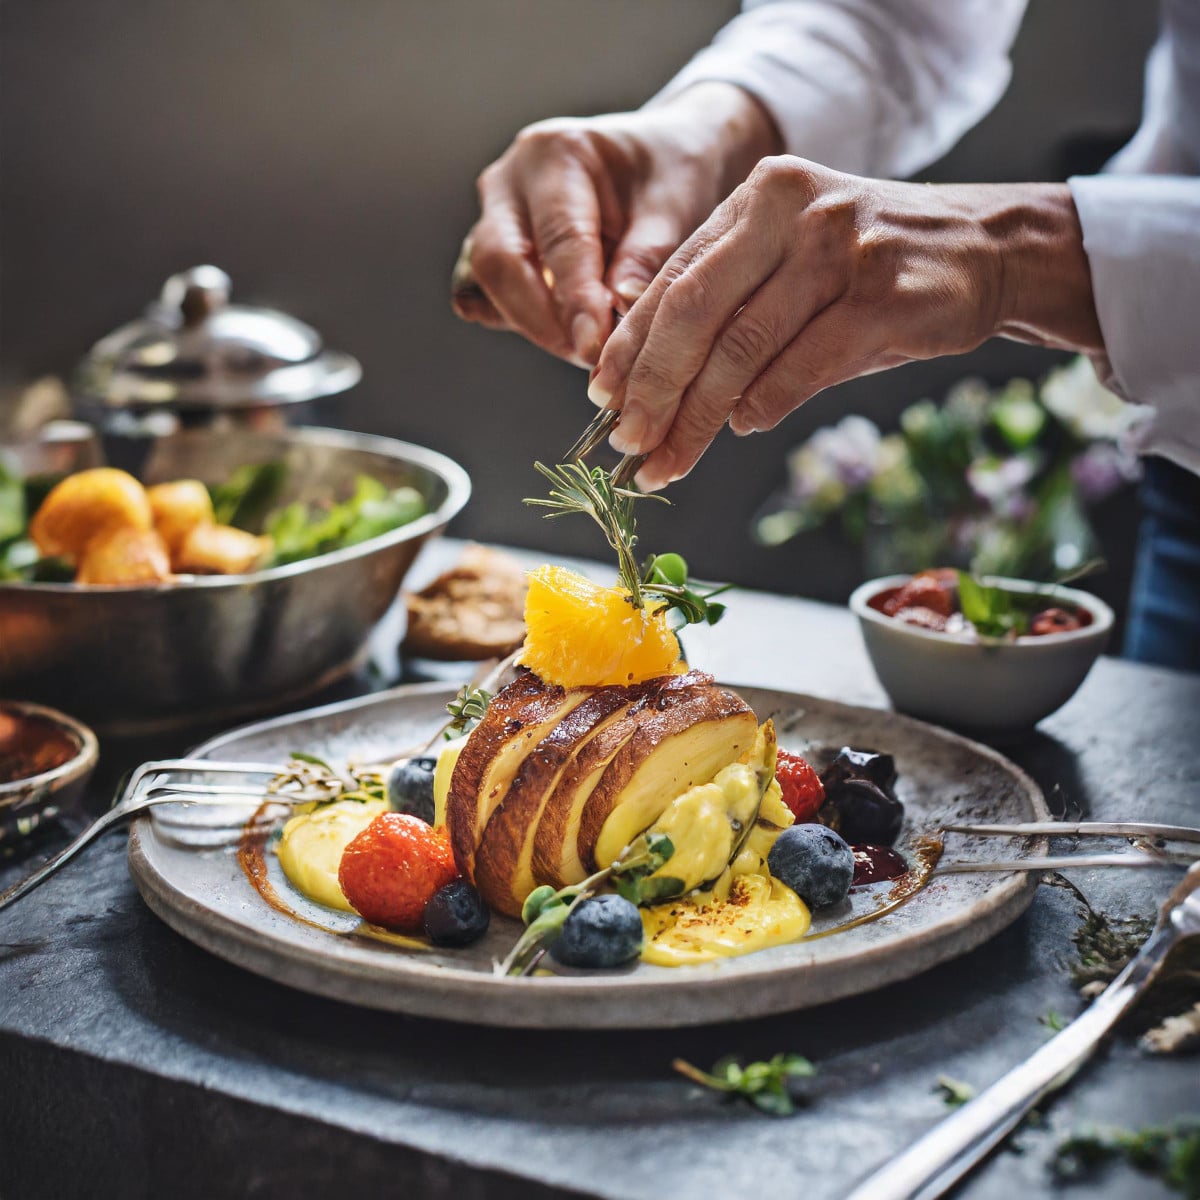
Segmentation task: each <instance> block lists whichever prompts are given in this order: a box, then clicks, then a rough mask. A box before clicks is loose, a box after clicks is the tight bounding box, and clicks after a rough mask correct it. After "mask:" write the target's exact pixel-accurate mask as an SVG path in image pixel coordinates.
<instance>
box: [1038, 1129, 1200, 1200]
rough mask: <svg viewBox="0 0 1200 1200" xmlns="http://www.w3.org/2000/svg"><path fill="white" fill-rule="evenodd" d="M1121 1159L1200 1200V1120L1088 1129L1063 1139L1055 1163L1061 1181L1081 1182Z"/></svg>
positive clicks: (1168, 1185) (1052, 1167) (1191, 1199)
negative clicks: (1140, 1127) (1130, 1127)
mask: <svg viewBox="0 0 1200 1200" xmlns="http://www.w3.org/2000/svg"><path fill="white" fill-rule="evenodd" d="M1118 1159H1124V1160H1125V1161H1126V1162H1127V1163H1128V1164H1129V1165H1130V1166H1131V1167H1133V1168H1134V1169H1136V1170H1138V1171H1141V1172H1142V1173H1144V1174H1146V1175H1150V1176H1153V1177H1154V1178H1157V1179H1159V1180H1161V1182H1162V1183H1164V1184H1166V1186H1167V1187H1169V1188H1171V1189H1172V1190H1173V1191H1176V1192H1180V1193H1182V1194H1183V1195H1184V1196H1185V1197H1187V1200H1200V1119H1197V1118H1195V1117H1185V1118H1182V1119H1180V1120H1178V1121H1175V1122H1173V1123H1171V1124H1169V1125H1147V1126H1145V1127H1143V1128H1142V1129H1094V1130H1087V1131H1084V1132H1083V1133H1079V1134H1074V1135H1072V1136H1070V1137H1068V1138H1065V1139H1064V1140H1063V1141H1061V1142H1060V1143H1059V1144H1058V1146H1057V1147H1056V1149H1055V1152H1054V1158H1053V1159H1052V1161H1051V1164H1050V1165H1051V1171H1052V1172H1053V1174H1054V1175H1055V1177H1056V1178H1057V1179H1059V1180H1061V1181H1064V1182H1080V1181H1086V1180H1089V1179H1092V1178H1094V1176H1095V1175H1096V1174H1097V1172H1098V1171H1099V1170H1100V1168H1101V1167H1102V1166H1104V1165H1105V1164H1107V1163H1110V1162H1114V1161H1116V1160H1118Z"/></svg>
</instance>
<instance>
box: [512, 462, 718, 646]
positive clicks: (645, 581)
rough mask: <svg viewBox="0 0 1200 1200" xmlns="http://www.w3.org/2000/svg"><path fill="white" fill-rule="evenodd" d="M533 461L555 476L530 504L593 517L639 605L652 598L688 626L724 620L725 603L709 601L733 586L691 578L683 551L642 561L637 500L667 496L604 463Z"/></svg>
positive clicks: (559, 514)
mask: <svg viewBox="0 0 1200 1200" xmlns="http://www.w3.org/2000/svg"><path fill="white" fill-rule="evenodd" d="M533 465H534V467H535V468H536V469H537V471H538V472H539V473H540V474H542V475H543V476H545V478H546V479H548V480H549V481H550V496H549V498H548V499H543V498H540V497H530V498H528V499H527V500H526V501H525V503H526V504H529V505H533V506H535V507H538V508H545V509H549V511H548V512H547V513H546V516H547V517H563V516H567V515H568V514H570V513H583V514H584V515H586V516H588V517H591V519H592V520H593V521H595V523H596V524H597V525H599V526H600V529H601V531H602V532H603V533H604V537H605V540H606V541H607V542H608V544H609V545H610V546H611V547H612V548H613V550H615V551H616V554H617V577H618V579H619V580H620V582H621V586H622V587H624V588H625V590H626V591H627V592H628V593H629V603H630V604H632V605H633V607H634V608H645V607H646V605H647V602H648V601H649V602H654V601H658V602H660V603H658V604H655V607H656V608H659V607H666V608H668V609H670V610H672V612H673V613H674V614H677V615H678V617H679V618H681V620H680V622H679V623H680V624H682V625H700V624H705V623H707V624H709V625H715V624H716V623H717V622H718V621H719V620H720V619H721V617H722V615H723V614H724V612H725V605H723V604H711V603H709V601H710V600H711V599H712V597H713V596H718V595H720V594H721V593H722V592H726V591H728V590H729V588H728V585H726V586H712V585H709V584H697V583H695V582H690V581H689V580H688V565H687V562H686V561H685V560H684V559H683V557H682V556H681V555H679V554H652V555H651V556H650V557H649V558H648V559H647V560H646V565H645V566H644V567H641V568H639V566H638V561H637V555H636V554H635V549H636V547H637V540H638V539H637V516H636V514H635V511H634V504H635V502H636V501H638V500H646V499H649V500H659V501H661V502H662V503H664V504H666V503H669V501H667V500H666V499H665V498H664V497H662V496H656V495H649V496H647V495H646V493H644V492H640V491H638V490H637V489H636V488H633V487H621V486H618V485H617V484H615V483H614V482H613V480H612V476H611V474H609V472H607V471H605V470H604V469H603V467H591V468H589V467H586V466H585V465H584V464H583V463H581V462H573V463H559V465H558V466H555V467H548V466H546V464H545V463H540V462H539V463H534V464H533Z"/></svg>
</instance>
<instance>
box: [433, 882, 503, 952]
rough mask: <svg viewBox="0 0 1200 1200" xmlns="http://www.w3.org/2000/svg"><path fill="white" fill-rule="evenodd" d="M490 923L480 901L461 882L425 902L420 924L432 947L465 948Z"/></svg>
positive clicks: (477, 894)
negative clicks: (423, 927)
mask: <svg viewBox="0 0 1200 1200" xmlns="http://www.w3.org/2000/svg"><path fill="white" fill-rule="evenodd" d="M491 919H492V914H491V913H490V912H489V911H488V906H487V905H486V904H484V902H483V897H482V896H480V894H479V893H478V892H477V891H476V890H475V889H474V888H473V887H472V886H471V885H470V884H469V883H468V882H467V881H466V880H465V879H454V880H451V882H450V883H448V884H446V885H445V886H444V887H441V888H439V889H438V890H437V891H436V892H434V893H433V895H432V896H431V897H430V898H429V902H428V903H427V904H426V905H425V914H424V917H423V924H424V926H425V936H426V937H427V938H429V940H430V941H431V942H433V944H434V945H435V946H469V945H470V944H471V943H472V942H477V941H479V939H480V938H481V937H483V935H484V934H485V933H487V927H488V922H490V921H491Z"/></svg>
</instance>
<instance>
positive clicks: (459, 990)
mask: <svg viewBox="0 0 1200 1200" xmlns="http://www.w3.org/2000/svg"><path fill="white" fill-rule="evenodd" d="M719 686H721V687H728V688H731V689H732V690H734V691H743V692H744V691H753V692H767V693H773V694H775V695H778V696H781V697H786V699H787V701H788V702H789V703H791V704H794V705H795V706H796V707H799V708H802V707H803V706H804V704H805V702H806V701H807V702H809V703H811V702H814V701H816V702H818V703H820V704H822V705H825V706H834V707H835V708H841V709H845V710H849V711H852V712H860V713H869V714H872V715H883V716H885V717H887V718H888V719H889V720H891V721H895V722H898V723H899V724H900V725H901V726H908V727H912V728H915V729H917V730H919V731H920V732H921V734H922V735H923V736H926V737H927V736H928V735H929V734H931V733H932V734H933V735H934V736H935V737H937V738H939V739H941V740H943V741H947V742H949V743H951V744H953V745H956V746H958V747H960V748H963V749H966V750H968V751H970V752H971V753H973V754H975V755H978V756H981V757H983V758H986V759H988V760H990V761H992V762H993V763H995V764H996V765H997V766H999V767H1000V768H1001V769H1002V770H1003V771H1005V772H1006V773H1007V774H1009V775H1010V776H1011V777H1013V779H1014V782H1015V783H1016V784H1017V785H1018V786H1019V787H1020V789H1021V791H1022V793H1023V794H1024V795H1025V796H1026V797H1027V798H1028V800H1029V801H1030V803H1031V804H1032V806H1033V809H1034V815H1035V819H1039V820H1046V819H1050V813H1049V810H1048V809H1047V807H1046V803H1045V797H1044V794H1043V792H1042V789H1041V788H1040V787H1039V786H1038V784H1037V783H1036V782H1035V781H1034V780H1033V779H1032V778H1031V777H1030V776H1029V775H1028V773H1027V772H1025V771H1024V770H1023V769H1022V768H1021V767H1019V766H1017V764H1016V763H1014V762H1012V761H1011V760H1010V759H1008V758H1007V757H1006V756H1005V755H1003V754H1002V753H1000V752H999V751H998V750H996V749H994V748H993V747H991V746H987V745H984V744H982V743H980V742H976V741H974V740H972V739H971V738H967V737H964V736H963V735H961V734H958V733H955V732H953V731H952V730H948V729H944V728H943V727H941V726H937V725H932V724H930V723H929V722H926V721H921V720H918V719H917V718H914V717H909V716H906V715H904V714H902V713H896V712H894V711H892V710H889V709H886V708H875V707H872V706H868V705H855V704H847V703H845V702H844V701H840V700H836V699H832V698H830V697H825V696H817V695H812V694H808V693H801V692H793V691H789V690H787V689H781V688H765V687H760V686H758V685H753V684H744V685H737V684H727V683H724V682H722V683H720V684H719ZM453 692H454V688H453V685H447V684H446V683H444V682H441V681H432V682H426V683H417V684H402V685H400V686H398V687H393V688H389V689H387V690H385V691H381V692H376V693H373V694H370V695H367V696H359V697H353V698H351V699H350V700H342V701H335V702H333V703H331V704H325V705H320V706H318V707H316V708H311V709H305V710H301V711H298V712H294V713H289V714H285V715H282V716H277V717H271V718H267V719H266V720H262V721H256V722H253V723H251V724H249V725H243V726H240V727H238V728H236V729H232V730H227V731H226V732H224V733H221V734H217V735H216V736H214V737H212V738H209V739H207V740H205V741H204V742H202V743H201V744H200V745H199V746H197V747H196V749H195V750H194V751H192V756H193V757H206V756H211V754H212V752H213V751H215V750H219V749H220V748H221V747H223V746H224V745H226V744H228V743H229V742H230V741H232V740H235V739H239V738H241V737H244V736H246V735H248V734H253V733H258V732H264V731H268V730H271V729H276V728H281V727H286V726H288V725H291V724H295V723H297V722H299V721H304V720H309V719H313V718H317V719H319V718H321V717H326V716H335V715H343V714H345V713H348V712H355V711H357V710H360V709H365V708H372V707H375V706H378V705H381V704H386V703H388V702H390V701H392V700H396V699H403V698H407V697H410V696H416V697H420V696H424V695H426V694H428V695H437V694H440V695H453ZM150 827H151V826H150V817H149V814H143V815H141V816H139V817H138V818H137V820H136V821H135V822H134V824H133V826H132V828H131V830H130V836H129V849H128V862H129V871H130V874H131V876H132V878H133V880H134V883H135V885H136V886H137V888H138V891H139V892H140V894H141V895H142V898H143V899H144V900H145V902H146V904H147V905H148V906H149V907H150V909H151V910H152V911H153V912H154V913H155V914H156V915H157V916H158V917H159V918H160V919H161V920H163V921H164V922H165V923H166V924H167V925H168V926H170V927H171V928H172V929H174V930H175V931H176V932H177V933H179V934H180V935H182V936H183V937H185V938H187V939H188V940H189V941H192V942H194V943H195V944H197V945H199V946H200V947H201V948H202V949H205V950H207V951H208V952H210V953H212V954H215V955H216V956H217V957H219V958H222V959H224V960H226V961H228V962H232V963H234V964H235V965H237V966H240V967H242V968H243V969H246V970H249V971H251V972H252V973H254V974H257V975H260V976H263V977H265V978H268V979H271V980H273V981H275V982H279V983H283V984H285V985H287V986H290V987H294V988H297V989H298V990H301V991H305V992H309V993H313V994H316V995H320V996H324V997H326V998H329V999H334V1000H340V1001H343V1002H346V1003H350V1004H354V1005H357V1006H360V1007H366V1008H373V1009H380V1010H384V1011H389V1012H394V1013H398V1014H408V1015H412V1016H421V1017H432V1018H437V1019H443V1020H454V1021H460V1022H463V1023H467V1024H476V1025H490V1026H494V1027H506V1028H529V1029H533V1028H542V1029H548V1028H561V1029H596V1030H599V1029H653V1028H676V1027H684V1026H695V1025H705V1024H713V1023H718V1022H724V1021H730V1020H747V1019H752V1018H756V1017H762V1016H767V1015H770V1014H775V1013H781V1012H789V1011H799V1010H801V1009H803V1008H807V1007H813V1006H815V1005H817V1004H823V1003H827V1002H830V1001H834V1000H839V999H844V998H846V997H848V996H852V995H858V994H866V993H868V992H874V991H877V990H879V989H881V988H884V987H887V986H889V985H890V984H893V983H898V982H901V981H903V980H906V979H910V978H913V977H915V976H916V975H918V974H922V973H923V972H924V971H926V970H928V969H930V968H931V967H933V966H936V965H938V964H940V963H943V962H947V961H950V960H951V959H954V958H959V957H961V956H963V955H965V954H967V953H969V952H970V951H972V950H974V949H976V948H977V947H978V946H980V945H982V944H983V943H984V942H985V941H987V940H988V939H990V938H991V937H993V936H994V935H995V934H997V933H999V932H1000V931H1001V930H1002V929H1004V928H1006V927H1007V926H1008V925H1010V924H1011V923H1012V922H1014V921H1015V920H1016V919H1017V918H1018V917H1019V916H1020V915H1021V914H1022V913H1023V912H1024V911H1025V909H1026V908H1028V906H1029V904H1030V903H1031V902H1032V899H1033V896H1034V895H1035V893H1036V890H1037V887H1038V883H1039V879H1040V875H1039V873H1038V872H1014V873H1011V874H1007V873H1006V874H1001V875H997V877H996V884H995V886H994V887H993V888H992V889H991V890H990V891H989V893H988V894H987V896H986V897H985V898H983V899H981V900H980V901H979V903H980V904H981V905H983V906H984V907H983V910H982V911H978V910H977V909H975V908H971V907H964V908H963V909H962V910H961V911H959V912H957V913H954V914H952V915H950V916H947V917H946V918H944V919H942V920H940V921H938V922H937V924H936V926H932V927H930V928H927V929H922V930H918V931H915V932H913V933H912V934H910V935H909V936H908V937H906V938H905V940H904V944H905V953H904V954H899V955H897V954H893V953H892V952H891V946H890V944H889V943H887V942H884V943H880V944H878V945H874V946H868V947H865V948H863V949H862V950H861V951H860V952H859V953H857V954H855V955H852V956H850V957H849V958H847V959H843V960H826V961H825V962H823V963H822V964H821V968H820V970H821V983H822V986H821V988H820V995H819V996H807V995H802V994H796V995H793V996H791V997H790V998H789V997H788V996H787V995H785V993H787V992H788V991H797V990H798V989H797V988H796V982H797V977H798V976H801V975H802V973H803V972H804V971H805V970H806V964H804V963H802V962H801V963H791V964H788V965H787V966H786V967H783V968H780V967H779V966H778V964H772V963H771V962H770V961H769V960H768V961H766V962H764V963H763V964H762V965H761V966H758V967H757V968H756V967H753V966H751V967H746V966H740V967H739V970H738V971H737V972H736V973H735V972H728V973H722V971H721V970H720V966H721V964H719V963H718V964H713V965H711V966H710V967H708V968H699V969H701V970H705V971H706V973H705V974H703V975H699V976H696V975H693V976H691V977H690V978H688V979H687V981H686V986H687V987H688V989H689V991H691V992H692V993H693V994H697V993H699V994H702V1002H700V1001H697V1000H695V999H693V1000H692V1001H691V1002H690V1003H689V1004H687V1005H681V1006H674V1007H672V1006H669V1005H659V1006H655V1005H654V1004H653V1003H651V1007H656V1008H657V1009H658V1010H659V1016H658V1017H656V1018H655V1019H653V1020H648V1019H636V1020H632V1021H631V1020H630V1019H629V1014H626V1013H623V1012H622V1011H621V1009H622V1007H623V1006H622V1005H620V1004H619V1003H614V1001H617V1000H618V999H619V998H628V997H629V996H630V994H631V993H633V994H634V995H636V996H637V997H638V998H639V999H644V998H649V999H650V1000H651V1001H652V1002H653V1000H654V999H655V998H656V997H658V996H659V995H661V994H663V993H669V992H670V990H671V989H673V988H675V987H678V986H679V984H678V983H677V982H676V980H675V979H674V978H673V977H671V976H663V975H658V974H654V975H647V976H644V977H641V978H639V977H637V976H636V975H634V974H630V973H609V974H604V975H600V974H588V975H579V976H571V975H562V976H548V977H538V978H533V979H500V978H498V977H496V976H493V975H490V974H487V973H485V972H481V971H479V970H478V969H474V970H468V969H466V968H458V967H447V966H442V965H435V964H432V963H428V962H422V960H421V958H420V956H419V955H413V956H411V957H406V958H405V961H404V967H403V969H402V971H401V972H400V973H399V974H398V973H397V972H396V970H395V968H394V967H393V966H392V965H391V964H390V963H386V964H385V963H384V962H382V961H381V960H378V959H376V958H373V957H371V956H370V955H367V954H364V958H363V959H362V960H361V961H357V960H355V959H354V958H353V957H351V958H342V959H341V960H338V959H329V958H327V957H326V956H324V955H322V954H320V953H314V951H313V950H312V949H311V948H309V947H306V946H297V945H295V944H294V943H291V942H289V941H287V940H285V939H282V938H280V937H278V936H276V935H274V934H273V933H272V932H271V931H270V930H269V929H267V928H264V927H256V926H255V925H253V924H251V923H243V922H242V921H239V920H237V919H235V918H234V917H233V916H230V915H228V914H226V913H224V912H221V911H219V910H217V909H214V908H211V907H208V906H206V905H204V904H202V903H201V902H200V901H198V900H195V899H193V897H191V896H190V895H188V894H187V893H186V892H184V891H183V890H181V889H180V888H179V887H177V886H175V885H174V884H173V883H172V882H171V880H170V879H169V878H168V877H167V876H165V875H163V874H162V873H161V872H160V871H159V870H158V869H157V868H156V867H155V866H154V865H153V864H152V863H151V861H150V859H149V857H148V854H147V851H146V849H145V847H144V846H143V844H142V837H143V834H144V833H145V832H146V831H147V830H149V829H150ZM330 936H331V937H338V938H339V940H340V941H341V942H342V945H343V946H347V945H349V943H347V942H346V941H345V939H344V938H343V937H342V935H339V934H334V933H332V932H331V934H330ZM365 949H366V948H365V947H364V951H365ZM260 956H261V957H260ZM747 957H749V958H753V956H747ZM264 959H265V960H266V961H264ZM872 959H874V960H877V961H876V963H875V971H874V975H873V982H872V983H871V985H870V986H869V987H865V988H864V987H863V986H861V980H860V979H858V978H857V976H858V975H859V974H860V972H861V969H862V964H863V963H864V961H870V960H872ZM743 961H744V960H743ZM682 969H683V968H680V970H682ZM446 984H452V985H453V989H452V990H446V988H445V985H446ZM439 985H441V986H439ZM756 985H757V990H754V989H755V988H756ZM530 988H536V989H537V991H538V997H539V1003H538V1004H537V1005H535V1006H527V1005H526V1004H525V1003H523V999H524V997H525V996H526V995H527V994H529V993H528V989H530ZM499 989H504V991H503V992H502V991H499ZM747 991H750V992H751V995H750V997H749V998H747V996H746V993H747ZM506 992H507V993H508V999H507V1001H505V1000H504V999H503V997H504V996H505V993H506ZM726 993H732V995H728V996H727V995H726ZM734 995H736V1004H734V1003H733V1000H734ZM585 997H586V998H587V999H588V1000H590V1001H592V1003H589V1004H588V1005H587V1006H586V1008H587V1011H586V1013H585V1014H581V1013H580V1011H579V1006H580V1001H581V1000H582V999H584V998H585ZM481 999H485V1000H486V999H491V1000H494V1001H498V1002H497V1003H494V1004H492V1005H490V1006H487V1005H484V1006H481V1005H480V1003H479V1001H480V1000H481ZM481 1007H482V1008H483V1009H484V1010H485V1011H486V1012H487V1013H488V1015H487V1017H486V1018H485V1017H483V1016H481V1015H480V1009H481Z"/></svg>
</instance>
